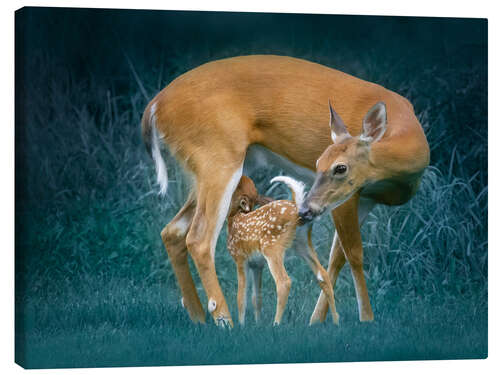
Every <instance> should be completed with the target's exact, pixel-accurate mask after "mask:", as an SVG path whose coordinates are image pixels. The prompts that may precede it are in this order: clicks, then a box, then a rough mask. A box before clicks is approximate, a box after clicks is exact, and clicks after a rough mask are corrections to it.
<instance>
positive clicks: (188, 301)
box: [161, 196, 205, 323]
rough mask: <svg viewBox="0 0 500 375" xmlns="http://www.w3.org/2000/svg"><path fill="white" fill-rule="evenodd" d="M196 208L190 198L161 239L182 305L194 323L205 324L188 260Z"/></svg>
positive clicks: (203, 312) (164, 231) (167, 226)
mask: <svg viewBox="0 0 500 375" xmlns="http://www.w3.org/2000/svg"><path fill="white" fill-rule="evenodd" d="M195 206H196V204H195V201H194V199H193V197H192V196H190V197H189V198H188V200H187V201H186V203H185V204H184V206H183V207H182V208H181V210H180V211H179V212H178V213H177V215H176V216H175V217H174V218H173V219H172V221H171V222H170V223H169V224H168V225H166V226H165V228H163V230H162V231H161V238H162V241H163V244H164V245H165V248H166V250H167V253H168V257H169V259H170V264H171V265H172V268H173V270H174V273H175V276H176V278H177V283H178V284H179V288H180V289H181V294H182V304H183V305H184V307H185V308H186V310H187V311H188V314H189V317H190V318H191V320H192V321H193V322H199V323H205V311H204V310H203V307H202V306H201V302H200V298H199V297H198V293H197V292H196V287H195V285H194V281H193V277H192V276H191V272H190V270H189V263H188V259H187V247H186V234H187V232H188V229H189V227H190V225H191V221H192V219H193V215H194V210H195Z"/></svg>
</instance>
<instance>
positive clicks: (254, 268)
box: [247, 258, 266, 323]
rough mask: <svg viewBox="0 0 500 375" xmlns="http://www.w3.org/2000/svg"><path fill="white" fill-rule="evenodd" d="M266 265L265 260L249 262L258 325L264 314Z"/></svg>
mask: <svg viewBox="0 0 500 375" xmlns="http://www.w3.org/2000/svg"><path fill="white" fill-rule="evenodd" d="M265 263H266V262H265V259H264V258H259V259H250V260H249V261H248V262H247V266H248V270H249V271H250V272H249V274H250V278H251V282H252V305H253V314H254V318H255V322H256V323H258V322H259V321H260V316H261V312H262V269H263V268H264V264H265Z"/></svg>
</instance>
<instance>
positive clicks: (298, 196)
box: [271, 176, 305, 208]
mask: <svg viewBox="0 0 500 375" xmlns="http://www.w3.org/2000/svg"><path fill="white" fill-rule="evenodd" d="M275 182H283V183H285V184H286V185H287V186H288V187H289V188H290V189H291V190H292V191H293V193H294V196H295V205H296V206H297V208H298V207H300V206H301V205H302V202H304V196H305V192H304V190H305V185H304V183H303V182H300V181H297V180H295V179H293V178H291V177H288V176H276V177H274V178H273V179H272V180H271V184H273V183H275Z"/></svg>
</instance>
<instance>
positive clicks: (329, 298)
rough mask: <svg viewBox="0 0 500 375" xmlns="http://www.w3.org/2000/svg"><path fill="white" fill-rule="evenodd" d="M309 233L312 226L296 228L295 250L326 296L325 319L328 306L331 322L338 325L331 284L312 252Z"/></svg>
mask: <svg viewBox="0 0 500 375" xmlns="http://www.w3.org/2000/svg"><path fill="white" fill-rule="evenodd" d="M306 231H307V234H306ZM311 233H312V226H310V225H309V226H302V227H299V228H298V230H297V236H296V239H295V241H296V250H297V251H298V253H299V254H300V256H301V257H302V258H303V259H304V260H305V261H306V263H307V264H308V266H309V267H310V268H311V270H312V272H313V274H314V277H315V278H316V280H317V281H318V284H319V286H320V288H321V290H322V293H321V294H324V295H325V296H326V297H325V298H324V300H325V301H326V304H327V306H326V309H325V318H326V312H327V311H328V306H330V308H331V312H332V319H333V322H334V323H335V324H338V323H339V314H338V313H337V309H336V308H335V296H334V293H333V287H332V282H331V281H330V277H329V275H328V273H327V272H326V270H325V269H324V268H323V266H322V265H321V263H320V261H319V259H318V255H317V254H316V250H314V246H313V243H312V238H311ZM323 320H324V319H323ZM313 323H314V322H313V321H312V320H311V321H310V322H309V324H313Z"/></svg>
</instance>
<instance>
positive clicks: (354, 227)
mask: <svg viewBox="0 0 500 375" xmlns="http://www.w3.org/2000/svg"><path fill="white" fill-rule="evenodd" d="M358 202H359V193H356V194H355V195H354V196H353V197H352V198H351V199H349V200H348V201H347V202H346V203H344V204H343V205H342V206H340V207H338V208H337V209H336V210H335V211H334V212H333V218H334V221H335V227H336V228H337V233H338V235H339V238H340V242H341V243H342V248H343V249H344V254H345V257H346V259H347V261H348V262H349V265H350V266H351V273H352V277H353V279H354V286H355V288H356V298H357V300H358V309H359V320H360V321H362V322H364V321H372V320H373V311H372V307H371V305H370V298H369V296H368V289H367V287H366V280H365V275H364V274H363V244H362V242H361V232H360V227H359V222H358Z"/></svg>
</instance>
